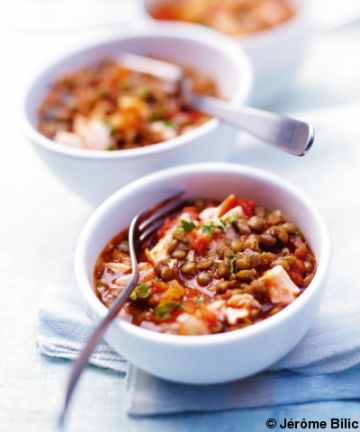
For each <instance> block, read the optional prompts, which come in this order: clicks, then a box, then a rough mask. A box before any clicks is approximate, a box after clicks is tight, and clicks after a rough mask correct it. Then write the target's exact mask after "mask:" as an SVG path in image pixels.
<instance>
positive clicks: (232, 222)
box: [230, 216, 236, 225]
mask: <svg viewBox="0 0 360 432" xmlns="http://www.w3.org/2000/svg"><path fill="white" fill-rule="evenodd" d="M230 223H231V225H233V224H234V223H236V217H235V216H231V217H230Z"/></svg>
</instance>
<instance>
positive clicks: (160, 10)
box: [152, 5, 177, 20]
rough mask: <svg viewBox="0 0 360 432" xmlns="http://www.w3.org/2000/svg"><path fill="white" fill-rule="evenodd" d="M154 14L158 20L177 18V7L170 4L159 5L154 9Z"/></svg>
mask: <svg viewBox="0 0 360 432" xmlns="http://www.w3.org/2000/svg"><path fill="white" fill-rule="evenodd" d="M152 16H153V17H154V18H156V19H158V20H176V19H177V14H176V9H175V8H174V7H172V6H170V5H159V6H157V7H156V8H154V9H153V10H152Z"/></svg>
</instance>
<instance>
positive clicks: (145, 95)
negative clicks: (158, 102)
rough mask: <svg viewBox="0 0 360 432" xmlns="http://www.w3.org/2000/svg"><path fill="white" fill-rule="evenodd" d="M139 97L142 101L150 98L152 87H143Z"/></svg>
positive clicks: (140, 89)
mask: <svg viewBox="0 0 360 432" xmlns="http://www.w3.org/2000/svg"><path fill="white" fill-rule="evenodd" d="M138 95H139V96H140V97H141V98H142V99H146V98H148V97H149V96H150V95H151V90H150V87H148V86H147V85H142V86H141V87H140V88H139V90H138Z"/></svg>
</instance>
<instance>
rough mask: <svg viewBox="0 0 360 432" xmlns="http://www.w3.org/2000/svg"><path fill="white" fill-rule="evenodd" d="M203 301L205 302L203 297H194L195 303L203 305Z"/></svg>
mask: <svg viewBox="0 0 360 432" xmlns="http://www.w3.org/2000/svg"><path fill="white" fill-rule="evenodd" d="M203 301H204V297H202V296H196V297H194V302H195V303H201V302H203Z"/></svg>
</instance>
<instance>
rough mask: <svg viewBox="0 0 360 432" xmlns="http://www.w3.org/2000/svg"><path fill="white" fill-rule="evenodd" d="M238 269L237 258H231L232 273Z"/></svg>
mask: <svg viewBox="0 0 360 432" xmlns="http://www.w3.org/2000/svg"><path fill="white" fill-rule="evenodd" d="M236 271H237V268H236V259H235V258H233V259H232V260H231V273H236Z"/></svg>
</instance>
